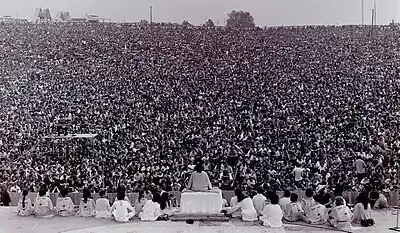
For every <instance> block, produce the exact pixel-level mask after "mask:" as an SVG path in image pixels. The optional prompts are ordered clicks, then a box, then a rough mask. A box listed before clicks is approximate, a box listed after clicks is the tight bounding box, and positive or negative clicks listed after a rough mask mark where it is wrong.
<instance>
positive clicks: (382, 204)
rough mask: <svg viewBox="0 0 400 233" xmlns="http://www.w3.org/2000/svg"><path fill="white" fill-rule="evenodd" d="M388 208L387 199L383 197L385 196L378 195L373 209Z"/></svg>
mask: <svg viewBox="0 0 400 233" xmlns="http://www.w3.org/2000/svg"><path fill="white" fill-rule="evenodd" d="M388 207H389V204H388V201H387V198H386V197H385V195H383V194H382V193H380V194H379V198H378V199H377V200H376V202H375V204H374V209H382V208H388Z"/></svg>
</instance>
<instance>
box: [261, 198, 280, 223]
mask: <svg viewBox="0 0 400 233" xmlns="http://www.w3.org/2000/svg"><path fill="white" fill-rule="evenodd" d="M269 198H270V200H271V204H268V205H266V206H265V208H264V210H263V211H262V212H261V216H260V221H261V222H262V223H263V225H264V226H266V227H282V218H283V212H282V209H281V207H280V206H279V196H278V195H277V194H275V193H274V194H271V195H270V197H269Z"/></svg>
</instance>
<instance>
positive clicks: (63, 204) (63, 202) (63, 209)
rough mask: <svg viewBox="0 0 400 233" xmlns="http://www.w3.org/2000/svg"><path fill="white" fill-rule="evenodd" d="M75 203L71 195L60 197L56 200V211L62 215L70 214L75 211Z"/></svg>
mask: <svg viewBox="0 0 400 233" xmlns="http://www.w3.org/2000/svg"><path fill="white" fill-rule="evenodd" d="M74 208H75V204H74V203H73V202H72V200H71V198H70V197H59V198H57V201H56V213H57V214H59V215H60V216H63V217H64V216H68V215H69V214H70V213H72V212H73V211H74Z"/></svg>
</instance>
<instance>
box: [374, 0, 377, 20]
mask: <svg viewBox="0 0 400 233" xmlns="http://www.w3.org/2000/svg"><path fill="white" fill-rule="evenodd" d="M376 13H377V12H376V0H374V22H375V25H376V24H377V22H376Z"/></svg>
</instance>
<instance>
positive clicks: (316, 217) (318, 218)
mask: <svg viewBox="0 0 400 233" xmlns="http://www.w3.org/2000/svg"><path fill="white" fill-rule="evenodd" d="M327 219H328V210H327V209H326V207H325V206H324V205H322V204H319V203H318V204H315V205H313V206H311V207H310V209H309V211H308V212H307V214H306V217H305V221H306V222H307V223H309V224H314V225H322V224H325V223H326V221H327Z"/></svg>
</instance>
